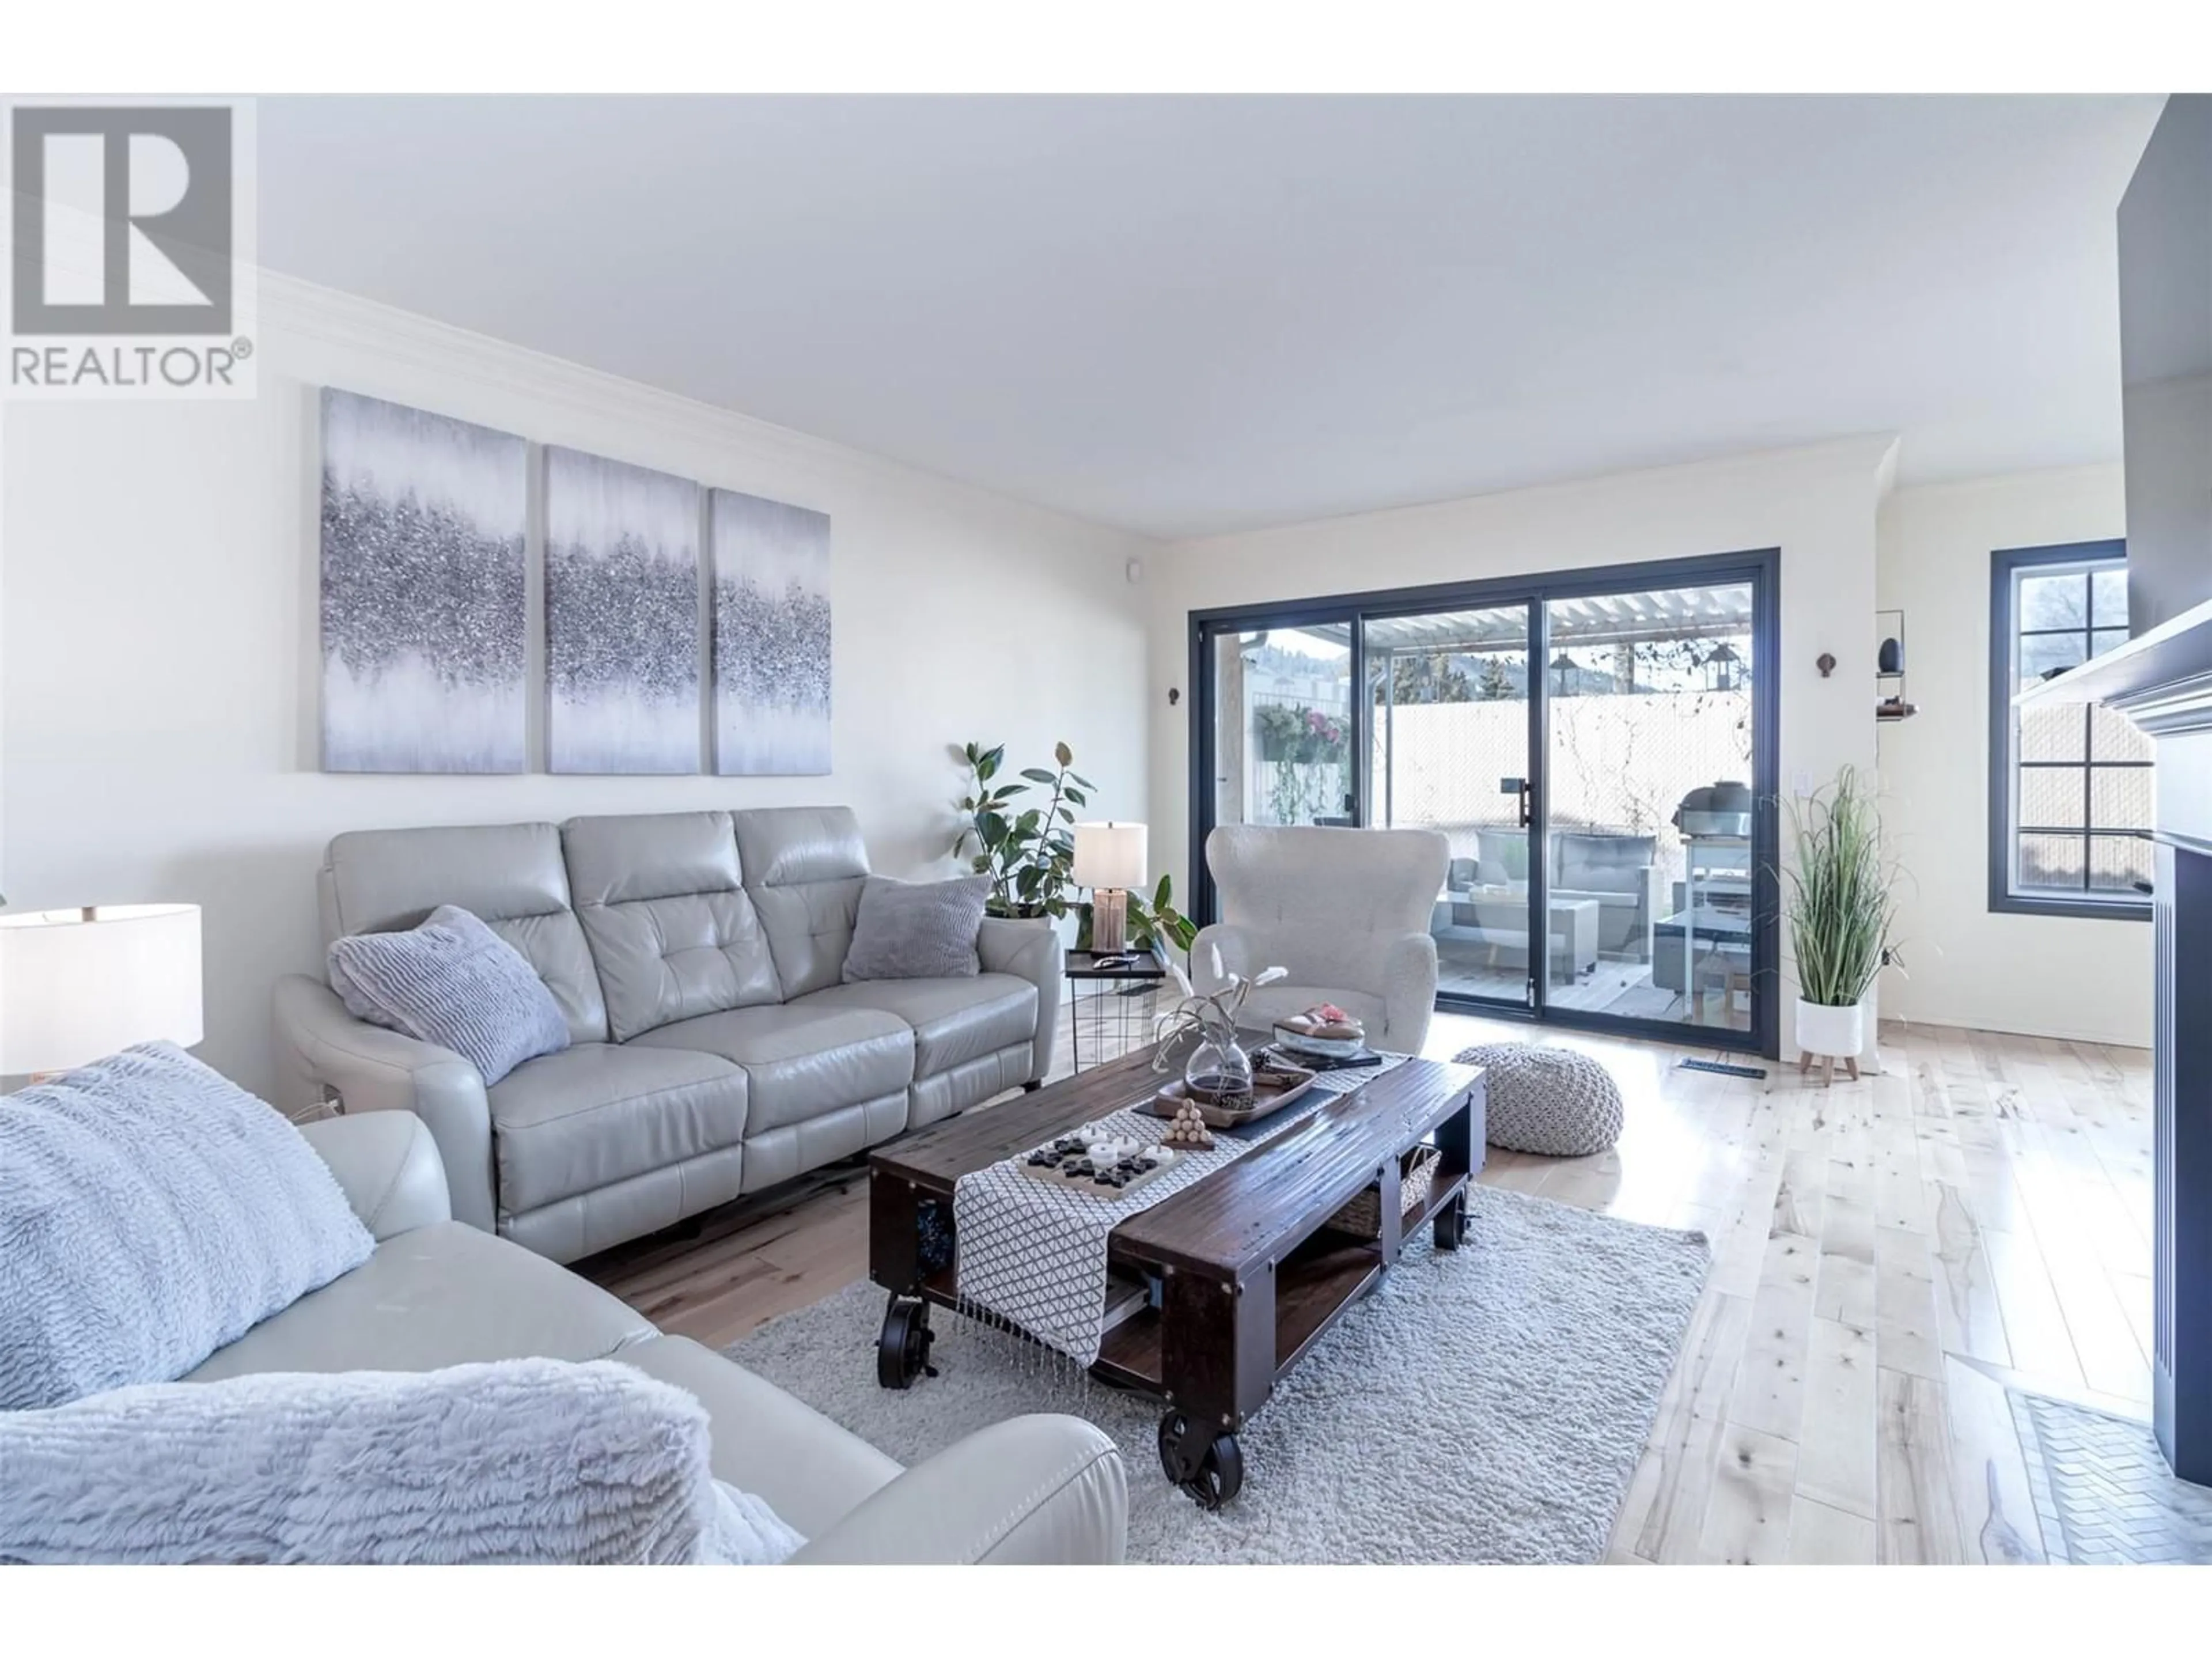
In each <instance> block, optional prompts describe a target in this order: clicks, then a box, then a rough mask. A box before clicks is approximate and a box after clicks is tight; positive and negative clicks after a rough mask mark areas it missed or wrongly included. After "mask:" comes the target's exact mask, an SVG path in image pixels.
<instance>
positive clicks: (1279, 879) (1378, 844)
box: [1190, 824, 1451, 1054]
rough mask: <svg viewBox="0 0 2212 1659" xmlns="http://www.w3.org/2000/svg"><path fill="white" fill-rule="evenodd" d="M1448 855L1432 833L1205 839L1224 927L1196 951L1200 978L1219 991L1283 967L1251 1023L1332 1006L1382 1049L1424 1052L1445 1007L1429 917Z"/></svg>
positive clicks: (1230, 827)
mask: <svg viewBox="0 0 2212 1659" xmlns="http://www.w3.org/2000/svg"><path fill="white" fill-rule="evenodd" d="M1450 858H1451V847H1450V843H1449V842H1447V841H1445V839H1444V838H1443V836H1441V835H1440V834H1438V833H1437V831H1435V830H1433V829H1271V828H1263V827H1261V826H1257V825H1247V824H1225V825H1223V826H1222V827H1221V828H1220V829H1216V830H1215V831H1214V832H1213V833H1212V835H1210V836H1207V837H1206V868H1207V869H1209V870H1211V871H1212V872H1213V881H1214V886H1215V889H1216V890H1218V892H1219V894H1220V896H1221V915H1222V920H1221V921H1219V922H1218V923H1217V924H1215V925H1214V926H1213V927H1208V928H1206V929H1205V930H1204V931H1202V932H1201V933H1200V934H1199V936H1198V938H1197V939H1196V940H1195V941H1194V943H1193V945H1192V946H1191V952H1190V960H1191V969H1192V973H1191V978H1192V981H1193V982H1194V983H1195V984H1196V985H1197V987H1198V988H1199V989H1200V990H1201V991H1212V990H1218V989H1219V988H1220V986H1221V984H1222V982H1223V980H1224V978H1225V975H1229V974H1232V973H1235V974H1243V975H1245V976H1246V977H1248V978H1249V977H1250V976H1251V975H1255V974H1257V973H1259V972H1260V971H1261V969H1266V968H1272V967H1280V968H1282V969H1285V971H1286V973H1287V974H1288V975H1289V976H1288V977H1287V978H1285V979H1283V980H1279V981H1277V982H1276V983H1274V984H1273V985H1269V986H1264V987H1261V989H1259V990H1257V991H1255V992H1254V993H1252V995H1251V998H1250V1000H1249V1001H1247V1002H1246V1003H1245V1005H1244V1007H1245V1023H1246V1024H1250V1025H1261V1024H1266V1023H1267V1022H1269V1021H1271V1020H1273V1019H1275V1018H1279V1017H1280V1016H1281V1015H1284V1014H1293V1013H1296V1012H1298V1010H1300V1009H1301V1008H1307V1007H1310V1006H1312V1005H1314V1004H1315V1003H1316V1002H1333V1003H1334V1004H1336V1005H1337V1006H1339V1007H1340V1008H1342V1009H1344V1010H1345V1011H1346V1012H1348V1013H1352V1014H1356V1015H1357V1016H1358V1018H1360V1019H1361V1020H1362V1021H1363V1022H1364V1024H1366V1027H1367V1040H1368V1042H1370V1043H1372V1044H1373V1045H1374V1046H1375V1047H1376V1048H1389V1049H1393V1050H1395V1051H1397V1052H1400V1053H1404V1054H1418V1053H1419V1051H1420V1047H1421V1043H1422V1041H1423V1039H1424V1038H1425V1037H1426V1036H1428V1031H1429V1016H1430V1014H1431V1013H1432V1012H1434V1011H1435V1008H1436V1000H1437V945H1436V941H1435V940H1434V939H1431V937H1430V936H1429V918H1430V915H1431V911H1432V910H1433V909H1434V908H1435V906H1436V902H1437V895H1438V894H1439V893H1440V892H1442V891H1443V884H1444V870H1445V866H1447V865H1448V864H1449V861H1450ZM1217 950H1218V952H1219V954H1220V969H1221V971H1220V972H1219V973H1218V974H1217V973H1216V972H1215V971H1214V953H1215V951H1217Z"/></svg>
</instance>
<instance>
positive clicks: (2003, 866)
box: [1989, 540, 2154, 921]
mask: <svg viewBox="0 0 2212 1659" xmlns="http://www.w3.org/2000/svg"><path fill="white" fill-rule="evenodd" d="M2127 556H2128V544H2127V543H2126V542H2125V541H2122V540H2111V541H2095V542H2065V543H2061V544H2056V545H2053V546H2049V547H2008V548H1999V549H1997V550H1996V551H1994V552H1992V553H1991V554H1990V639H1989V659H1990V742H1989V775H1990V776H1989V908H1990V910H1991V911H1992V912H1996V913H2001V914H2005V915H2037V916H2087V917H2093V918H2096V919H2098V920H2100V921H2149V920H2150V917H2151V902H2150V899H2149V897H2148V895H2144V894H2139V893H2124V892H2121V891H2118V890H2113V889H2097V888H2092V887H2089V886H2087V885H2086V883H2087V880H2088V879H2089V874H2090V869H2091V866H2092V865H2093V860H2092V859H2091V858H2090V857H2089V856H2088V854H2089V852H2090V850H2091V848H2093V843H2094V842H2097V841H2099V840H2100V839H2102V840H2116V839H2121V838H2124V837H2127V836H2141V837H2142V838H2143V839H2146V840H2148V831H2144V830H2122V829H2110V830H2100V829H2098V828H2097V827H2096V820H2095V814H2094V811H2093V807H2092V806H2090V805H2087V802H2086V801H2085V807H2084V811H2083V815H2082V827H2081V828H2080V829H2075V828H2073V827H2072V826H2070V825H2062V826H2056V827H2048V828H2040V829H2039V828H2038V827H2037V826H2035V825H2032V824H2031V825H2025V826H2023V825H2021V824H2020V823H2018V822H2017V820H2016V814H2015V802H2016V800H2017V799H2018V795H2017V789H2016V781H2017V780H2018V778H2019V775H2020V774H2021V770H2022V769H2024V768H2025V769H2037V770H2059V771H2065V770H2078V771H2079V772H2080V773H2081V780H2082V790H2083V793H2084V795H2085V797H2086V798H2087V799H2088V800H2093V785H2094V781H2095V778H2096V775H2097V771H2098V769H2099V768H2100V767H2101V768H2107V769H2120V768H2127V767H2137V766H2139V767H2141V768H2142V769H2145V770H2149V769H2151V768H2152V766H2153V764H2154V763H2152V762H2149V761H2140V762H2132V761H2100V760H2098V759H2097V757H2096V750H2095V747H2094V739H2093V736H2091V735H2088V734H2085V735H2084V738H2083V744H2082V750H2081V755H2082V758H2081V759H2080V760H2079V761H2021V760H2018V759H2016V758H2015V744H2016V742H2017V740H2018V736H2019V730H2020V727H2019V721H2018V720H2017V718H2016V711H2015V709H2014V708H2013V703H2012V700H2013V696H2014V686H2013V675H2014V672H2015V657H2016V653H2018V651H2019V648H2020V640H2021V634H2020V633H2019V632H2018V630H2017V629H2016V628H2015V619H2014V614H2013V593H2014V590H2015V588H2016V587H2017V586H2019V582H2020V576H2021V572H2022V571H2025V570H2033V569H2035V568H2039V567H2042V566H2046V565H2080V566H2084V567H2087V568H2088V569H2089V570H2091V571H2093V570H2095V569H2096V568H2099V567H2100V566H2101V567H2105V568H2110V567H2112V566H2113V565H2115V564H2117V565H2118V566H2119V567H2120V568H2122V569H2124V568H2126V565H2127ZM2088 590H2089V611H2088V614H2087V617H2086V618H2085V625H2084V626H2082V627H2081V628H2079V629H2070V628H2069V629H2045V630H2039V631H2041V632H2046V633H2052V634H2059V633H2064V634H2080V635H2083V636H2084V645H2085V649H2086V650H2087V651H2093V649H2094V646H2095V637H2094V636H2095V635H2097V634H2098V633H2100V632H2110V631H2111V630H2110V629H2099V628H2098V627H2097V625H2096V624H2097V622H2098V617H2097V615H2096V599H2095V593H2096V585H2095V583H2094V582H2090V583H2089V584H2088ZM2087 659H2088V658H2087V655H2086V654H2085V657H2084V660H2085V661H2086V660H2087ZM2093 711H2094V706H2093V705H2092V704H2087V703H2085V704H2083V705H2081V718H2082V720H2084V721H2085V722H2090V721H2092V720H2093ZM2093 730H2094V727H2093V726H2091V727H2090V731H2091V732H2093ZM2037 834H2046V835H2061V836H2071V835H2079V836H2081V838H2082V841H2083V843H2084V848H2083V874H2082V879H2083V881H2084V883H2085V885H2084V886H2083V888H2082V890H2081V892H2080V893H2078V894H2075V893H2071V892H2068V891H2065V890H2058V889H2053V890H2050V891H2049V892H2030V893H2021V892H2015V890H2014V889H2013V856H2014V848H2015V846H2016V845H2017V843H2018V841H2019V838H2020V836H2022V835H2037Z"/></svg>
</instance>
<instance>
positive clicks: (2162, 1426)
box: [2014, 601, 2212, 1486]
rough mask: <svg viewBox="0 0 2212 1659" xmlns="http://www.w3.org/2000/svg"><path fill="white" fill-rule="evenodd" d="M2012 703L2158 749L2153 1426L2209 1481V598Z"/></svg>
mask: <svg viewBox="0 0 2212 1659" xmlns="http://www.w3.org/2000/svg"><path fill="white" fill-rule="evenodd" d="M2014 702H2015V705H2016V706H2018V707H2021V708H2045V707H2049V706H2051V705H2052V704H2057V703H2080V702H2100V703H2103V704H2104V705H2106V707H2107V708H2115V709H2118V710H2119V711H2120V712H2121V713H2123V714H2125V715H2127V717H2128V718H2129V719H2130V720H2133V721H2134V722H2135V724H2136V726H2140V727H2141V728H2142V730H2143V731H2145V732H2148V733H2149V734H2150V735H2151V737H2152V738H2154V739H2155V741H2156V743H2157V747H2158V783H2157V799H2158V811H2157V826H2158V827H2157V829H2155V831H2154V839H2155V840H2156V842H2158V858H2157V868H2156V873H2155V876H2154V880H2153V883H2152V888H2153V891H2152V896H2151V914H2152V922H2153V928H2152V932H2153V935H2154V946H2153V949H2154V951H2155V953H2156V958H2157V969H2158V992H2157V997H2158V1004H2157V1010H2156V1017H2155V1018H2154V1022H2153V1024H2154V1032H2155V1036H2154V1039H2153V1040H2154V1042H2155V1044H2156V1048H2157V1054H2156V1070H2155V1077H2156V1082H2155V1084H2154V1098H2153V1127H2152V1134H2153V1149H2152V1164H2153V1186H2154V1202H2153V1231H2152V1264H2151V1272H2152V1285H2153V1288H2152V1311H2151V1325H2152V1345H2153V1348H2154V1352H2153V1354H2152V1358H2151V1389H2152V1418H2153V1421H2154V1426H2155V1427H2156V1429H2157V1431H2158V1439H2159V1444H2160V1446H2161V1447H2162V1448H2163V1449H2165V1452H2166V1461H2167V1462H2169V1463H2171V1464H2172V1466H2173V1472H2174V1473H2175V1474H2178V1475H2179V1476H2180V1477H2181V1478H2182V1479H2183V1480H2193V1481H2196V1482H2197V1483H2199V1484H2200V1485H2207V1486H2212V601H2207V602H2206V603H2204V604H2203V605H2197V606H2196V607H2195V608H2194V609H2192V610H2190V611H2184V612H2183V613H2182V614H2181V615H2179V616H2178V617H2172V619H2170V620H2169V621H2167V622H2166V623H2163V624H2162V625H2160V627H2157V628H2154V629H2149V630H2147V631H2146V632H2145V633H2143V634H2142V635H2140V636H2138V637H2137V638H2136V639H2133V640H2130V641H2129V642H2128V643H2127V644H2126V645H2124V646H2122V647H2119V648H2118V649H2117V650H2114V651H2111V652H2108V653H2106V654H2105V655H2104V656H2101V657H2099V658H2097V659H2094V660H2093V661H2091V662H2088V663H2085V664H2083V665H2081V667H2079V668H2075V669H2071V670H2069V671H2067V672H2066V673H2064V674H2062V675H2060V676H2058V677H2057V678H2055V679H2051V680H2048V681H2045V683H2044V684H2040V685H2035V686H2031V687H2029V688H2028V689H2027V690H2025V691H2023V692H2022V693H2021V695H2020V696H2018V697H2016V698H2015V699H2014Z"/></svg>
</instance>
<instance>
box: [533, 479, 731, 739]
mask: <svg viewBox="0 0 2212 1659" xmlns="http://www.w3.org/2000/svg"><path fill="white" fill-rule="evenodd" d="M545 680H546V684H545V694H546V696H545V701H546V710H545V747H546V766H547V769H549V770H550V771H554V772H696V771H697V770H698V769H699V487H698V485H696V484H695V483H690V482H689V481H687V480H685V479H683V478H676V477H670V476H669V475H668V474H667V473H665V472H654V471H649V470H647V468H645V467H641V466H629V465H624V464H623V463H622V462H620V461H610V460H606V459H603V458H602V457H600V456H597V455H586V454H584V453H581V452H580V451H577V450H574V449H555V448H548V449H547V450H546V452H545Z"/></svg>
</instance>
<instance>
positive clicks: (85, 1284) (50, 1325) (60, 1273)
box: [0, 1042, 376, 1488]
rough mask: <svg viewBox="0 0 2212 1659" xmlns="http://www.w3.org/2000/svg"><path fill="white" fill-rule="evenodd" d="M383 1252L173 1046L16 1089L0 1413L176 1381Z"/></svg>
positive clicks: (1, 1237) (286, 1132) (211, 1075)
mask: <svg viewBox="0 0 2212 1659" xmlns="http://www.w3.org/2000/svg"><path fill="white" fill-rule="evenodd" d="M375 1248H376V1246H375V1243H374V1240H372V1239H371V1238H370V1237H369V1236H368V1229H367V1228H366V1227H364V1226H362V1225H361V1220H360V1218H358V1217H357V1216H356V1215H355V1214H354V1212H353V1206H351V1205H350V1204H349V1203H348V1202H347V1201H346V1196H345V1194H344V1193H343V1191H342V1190H341V1189H340V1188H339V1187H338V1183H337V1177H335V1176H332V1175H331V1171H330V1166H329V1165H328V1164H325V1163H324V1162H323V1160H322V1159H321V1158H318V1157H317V1156H316V1155H315V1150H314V1148H313V1147H312V1146H309V1145H308V1144H307V1138H306V1137H305V1136H303V1135H302V1134H301V1133H300V1132H299V1131H298V1130H297V1129H295V1128H294V1127H292V1126H291V1125H290V1124H289V1123H288V1122H286V1121H284V1118H283V1115H282V1114H280V1113H279V1112H278V1111H277V1110H276V1109H275V1108H274V1107H272V1106H270V1105H267V1104H266V1103H264V1102H261V1101H259V1100H257V1099H255V1098H254V1097H252V1095H250V1094H248V1093H246V1091H245V1090H243V1089H241V1088H240V1087H239V1086H238V1085H236V1084H234V1083H232V1082H230V1081H229V1080H228V1079H226V1078H223V1077H222V1076H220V1075H219V1074H217V1073H215V1072H213V1071H210V1069H209V1068H208V1067H207V1066H203V1065H202V1064H200V1062H199V1061H197V1060H194V1059H193V1058H192V1057H191V1055H190V1054H186V1053H185V1051H184V1050H183V1049H181V1048H178V1047H176V1045H175V1044H173V1043H168V1042H149V1043H147V1044H145V1045H143V1047H140V1048H127V1049H125V1051H124V1052H123V1053H121V1054H115V1055H112V1056H110V1057H109V1058H108V1059H106V1060H95V1061H94V1063H93V1064H91V1065H89V1066H79V1067H78V1068H77V1069H76V1071H74V1072H70V1073H65V1074H64V1075H63V1076H62V1077H60V1078H58V1079H56V1080H55V1081H53V1082H52V1083H45V1084H40V1085H37V1086H35V1087H33V1088H29V1089H25V1090H23V1091H21V1092H20V1093H18V1094H14V1095H9V1096H8V1097H5V1098H4V1099H0V1413H5V1412H11V1411H23V1410H29V1409H33V1408H36V1407H43V1406H59V1405H62V1404H64V1403H66V1402H67V1401H72V1400H76V1399H80V1398H82V1396H83V1395H88V1394H95V1393H98V1392H100V1390H102V1389H114V1388H119V1387H122V1386H123V1385H125V1384H126V1383H166V1382H167V1381H169V1380H170V1379H171V1378H173V1377H178V1376H183V1375H184V1374H185V1372H186V1371H188V1370H191V1369H192V1368H193V1367H194V1366H195V1365H197V1364H199V1363H200V1362H201V1361H202V1360H204V1359H205V1358H207V1357H208V1356H209V1355H210V1354H211V1353H213V1352H215V1351H216V1349H217V1348H220V1347H222V1346H226V1345H227V1344H228V1343H231V1342H234V1341H236V1340H238V1339H239V1338H240V1337H241V1336H243V1335H245V1334H246V1332H247V1331H249V1330H251V1329H252V1328H253V1327H254V1326H256V1325H258V1324H259V1323H260V1322H262V1321H263V1320H264V1319H266V1318H268V1317H269V1316H270V1315H272V1314H276V1313H281V1312H283V1310H285V1309H286V1308H289V1307H290V1306H291V1305H292V1304H293V1303H294V1302H295V1301H297V1300H298V1299H299V1298H300V1297H302V1296H305V1295H306V1294H307V1292H308V1291H312V1290H316V1289H319V1287H321V1286H322V1285H327V1284H329V1283H330V1281H331V1280H332V1279H336V1278H337V1276H338V1275H339V1274H340V1273H349V1272H350V1271H351V1270H352V1269H354V1268H356V1267H359V1266H360V1265H361V1264H362V1262H364V1261H368V1258H369V1255H370V1253H371V1252H372V1251H373V1250H374V1249H375ZM5 1485H6V1483H5V1482H4V1481H0V1488H3V1487H4V1486H5Z"/></svg>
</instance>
